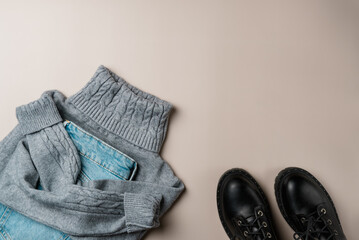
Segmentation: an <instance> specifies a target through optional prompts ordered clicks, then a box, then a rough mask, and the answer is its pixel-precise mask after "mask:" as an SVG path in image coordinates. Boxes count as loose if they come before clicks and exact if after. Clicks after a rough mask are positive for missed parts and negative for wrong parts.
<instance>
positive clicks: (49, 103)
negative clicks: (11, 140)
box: [16, 93, 62, 134]
mask: <svg viewBox="0 0 359 240" xmlns="http://www.w3.org/2000/svg"><path fill="white" fill-rule="evenodd" d="M16 117H17V119H18V121H19V123H20V127H21V130H22V132H23V134H30V133H34V132H37V131H40V130H41V129H43V128H46V127H50V126H52V125H55V124H56V123H58V122H61V121H62V118H61V116H60V114H59V112H58V110H57V107H56V105H55V103H54V101H53V100H52V98H51V97H50V96H49V95H48V94H47V93H44V94H42V96H41V98H40V99H38V100H36V101H33V102H30V103H28V104H26V105H22V106H19V107H17V108H16Z"/></svg>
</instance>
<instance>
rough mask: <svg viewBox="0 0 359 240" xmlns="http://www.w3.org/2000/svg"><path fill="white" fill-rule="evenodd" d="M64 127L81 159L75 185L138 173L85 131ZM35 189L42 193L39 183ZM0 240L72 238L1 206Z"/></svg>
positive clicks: (132, 164) (66, 124)
mask: <svg viewBox="0 0 359 240" xmlns="http://www.w3.org/2000/svg"><path fill="white" fill-rule="evenodd" d="M64 127H65V129H66V131H67V133H68V134H69V136H70V138H71V139H72V141H73V143H74V145H75V147H76V148H77V150H78V153H79V156H80V159H81V171H80V174H79V176H78V179H77V184H78V185H81V183H82V182H87V181H91V180H99V179H121V180H124V181H130V180H132V178H133V176H134V175H135V173H136V170H137V163H136V162H135V161H134V160H133V159H132V158H130V157H129V156H127V155H125V154H124V153H122V152H120V151H119V150H117V149H115V148H113V147H111V146H110V145H108V144H107V143H105V142H103V141H101V140H100V139H98V138H96V137H95V136H93V135H91V134H89V133H88V132H86V131H84V130H83V129H81V128H80V127H78V126H77V125H76V124H75V123H73V122H70V121H67V120H66V121H64ZM38 189H39V190H42V187H41V179H40V183H39V186H38ZM0 239H1V240H34V239H36V240H65V239H66V240H69V239H71V238H70V237H69V236H68V235H67V234H64V233H62V232H60V231H58V230H56V229H53V228H51V227H49V226H46V225H43V224H41V223H38V222H36V221H34V220H32V219H30V218H28V217H25V216H24V215H22V214H20V213H18V212H16V211H14V210H12V209H11V208H9V207H6V206H4V205H2V204H0Z"/></svg>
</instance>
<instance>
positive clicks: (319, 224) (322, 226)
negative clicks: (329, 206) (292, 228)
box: [293, 208, 338, 240]
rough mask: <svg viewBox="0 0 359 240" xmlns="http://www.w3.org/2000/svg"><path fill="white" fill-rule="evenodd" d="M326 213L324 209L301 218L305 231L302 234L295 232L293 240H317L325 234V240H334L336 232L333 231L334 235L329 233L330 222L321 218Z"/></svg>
mask: <svg viewBox="0 0 359 240" xmlns="http://www.w3.org/2000/svg"><path fill="white" fill-rule="evenodd" d="M326 213H327V211H326V209H325V208H322V209H321V210H320V213H318V212H317V211H315V212H313V213H311V214H308V215H307V216H304V217H302V218H301V222H302V223H303V224H304V226H305V228H306V230H305V231H304V232H296V233H294V235H293V237H294V239H295V240H309V239H314V240H319V239H320V237H321V236H323V234H327V235H328V236H327V237H326V239H327V240H332V239H334V236H335V235H338V232H337V231H336V230H334V233H331V231H330V230H329V228H328V227H329V225H332V221H331V220H330V219H328V220H327V221H326V220H325V219H323V216H324V215H325V214H326Z"/></svg>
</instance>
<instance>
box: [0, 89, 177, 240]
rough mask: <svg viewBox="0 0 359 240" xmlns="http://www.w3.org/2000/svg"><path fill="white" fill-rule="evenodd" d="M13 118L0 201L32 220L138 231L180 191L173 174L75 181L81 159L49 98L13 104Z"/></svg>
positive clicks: (0, 162)
mask: <svg viewBox="0 0 359 240" xmlns="http://www.w3.org/2000/svg"><path fill="white" fill-rule="evenodd" d="M44 114H46V119H42V118H41V116H44ZM17 117H18V120H19V125H18V126H17V127H16V128H15V129H14V130H13V131H12V132H11V133H10V134H9V135H8V136H7V137H6V138H5V139H4V140H3V141H1V142H0V193H1V194H0V202H1V203H3V204H4V205H7V206H8V207H10V208H13V209H14V210H16V211H18V212H20V213H22V214H23V215H25V216H27V217H29V218H32V219H34V220H36V221H38V222H41V223H43V224H46V225H48V226H51V227H53V228H56V229H58V230H60V231H62V232H65V233H67V234H70V235H73V236H107V235H115V234H119V233H123V232H128V233H130V232H136V231H143V230H147V229H150V228H153V227H157V226H158V225H159V220H158V218H159V216H160V215H161V214H163V212H164V211H165V210H166V209H167V208H168V207H169V204H171V203H172V202H173V201H174V199H175V198H177V196H178V195H179V194H180V192H182V190H183V185H182V183H180V184H179V183H178V181H176V178H175V177H174V179H175V181H173V182H172V183H173V186H171V184H172V183H171V184H170V185H168V186H164V185H162V186H159V185H156V184H153V185H151V184H148V183H140V182H139V183H135V185H139V186H137V187H134V185H132V186H126V184H124V183H123V182H121V181H111V180H103V181H94V182H93V183H92V184H89V185H88V186H79V185H76V184H75V180H76V178H77V175H78V173H79V170H80V168H81V162H80V160H79V156H78V154H77V153H76V148H75V146H74V145H73V143H72V141H71V139H70V138H69V136H68V135H67V134H66V133H65V131H66V130H65V129H64V127H63V124H62V123H61V121H62V119H61V116H60V115H59V114H58V112H57V109H56V106H55V104H54V102H53V101H52V99H51V97H49V96H48V95H46V94H44V95H43V96H42V97H41V98H40V99H39V100H37V101H35V102H32V103H30V104H28V105H24V106H21V107H19V108H17ZM39 182H40V183H41V185H42V186H43V188H44V189H43V190H39V189H37V186H38V184H39ZM122 185H123V186H122ZM119 189H122V190H119ZM140 189H146V191H141V190H140Z"/></svg>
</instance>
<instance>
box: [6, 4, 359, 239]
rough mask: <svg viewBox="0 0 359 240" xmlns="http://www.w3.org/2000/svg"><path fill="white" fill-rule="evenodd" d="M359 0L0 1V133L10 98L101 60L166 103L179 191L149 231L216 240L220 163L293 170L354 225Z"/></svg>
mask: <svg viewBox="0 0 359 240" xmlns="http://www.w3.org/2000/svg"><path fill="white" fill-rule="evenodd" d="M358 25H359V2H358V1H350V0H347V1H343V0H338V1H331V0H323V1H319V0H307V1H305V0H300V1H299V0H298V1H288V0H283V1H274V0H273V1H252V0H251V1H240V0H218V1H195V0H188V1H178V0H177V1H174V0H163V1H160V0H152V1H138V0H129V1H115V0H106V1H104V0H102V1H100V0H98V1H92V0H86V1H85V0H84V1H80V0H75V1H74V0H66V1H48V0H43V1H28V0H23V1H17V0H11V1H10V0H9V1H3V0H0V106H1V113H0V117H1V127H0V137H1V139H2V138H3V137H4V136H5V135H6V134H7V133H8V132H9V131H10V130H11V129H12V128H13V127H14V126H15V124H16V118H15V107H16V106H18V105H21V104H24V103H27V102H29V101H32V100H35V99H37V98H38V97H39V96H40V95H41V93H42V92H43V91H45V90H48V89H59V90H61V91H62V92H63V93H65V94H66V95H71V94H74V93H75V92H76V91H78V90H79V89H80V88H81V87H82V86H84V84H85V83H86V82H87V81H88V80H89V79H90V77H91V76H92V74H93V73H94V72H95V70H96V68H97V67H98V66H99V65H100V64H104V65H105V66H107V67H109V68H110V69H112V70H113V71H115V72H116V73H117V74H119V75H121V76H122V77H124V78H125V79H126V80H127V81H128V82H130V83H131V84H133V85H135V86H137V87H139V88H141V89H143V90H145V91H147V92H150V93H153V94H155V95H157V96H159V97H161V98H163V99H166V100H168V101H170V102H171V103H173V104H174V106H175V107H176V111H175V112H174V113H173V115H172V118H171V121H170V128H169V132H168V137H167V139H166V143H165V145H164V149H163V151H162V155H163V157H164V158H165V159H166V160H167V161H168V162H169V163H170V165H171V166H172V167H173V169H174V171H175V172H176V174H177V175H178V176H179V177H180V178H182V179H183V181H184V183H185V184H186V187H187V191H186V192H185V193H184V194H183V195H182V197H181V198H180V200H179V201H178V202H177V204H176V205H175V206H174V207H173V208H172V210H171V211H170V212H169V213H168V214H167V215H166V216H165V217H164V218H163V219H162V226H161V228H159V229H156V230H154V231H151V232H150V233H149V234H148V235H147V236H146V239H148V240H155V239H156V240H161V239H171V240H185V239H186V240H187V239H200V240H202V239H203V240H204V239H227V236H226V234H225V232H224V231H223V229H222V226H221V225H220V221H219V219H218V216H217V209H216V202H215V191H216V185H217V181H218V178H219V177H220V175H221V174H222V173H223V172H224V171H225V170H227V169H229V168H232V167H242V168H245V169H247V170H248V171H249V172H250V173H252V175H253V176H254V177H255V178H256V179H257V180H258V181H259V183H260V184H261V185H262V186H263V188H264V190H265V192H266V193H267V195H268V197H269V200H270V202H271V204H272V208H273V211H274V214H275V220H276V222H277V225H278V231H279V232H280V236H281V239H291V235H292V231H291V229H290V228H289V227H288V226H287V224H286V223H285V221H284V220H283V218H282V217H281V216H280V213H279V210H278V208H277V205H276V202H275V199H274V192H273V183H274V178H275V176H276V174H277V173H278V172H279V171H280V170H281V169H282V168H284V167H288V166H299V167H303V168H305V169H307V170H309V171H310V172H312V173H313V174H314V175H315V176H317V177H318V179H319V180H320V181H322V183H323V184H324V185H325V186H326V188H327V190H328V191H329V192H330V193H331V195H332V197H333V199H334V201H335V203H336V206H337V209H338V212H339V215H340V216H341V221H342V224H343V225H344V230H345V232H346V234H347V237H348V239H357V234H356V233H357V228H358V226H357V225H358V223H359V205H358V202H359V193H358V187H357V186H358V184H359V177H358V172H359V163H358V158H359V148H358V146H359V27H358Z"/></svg>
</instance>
